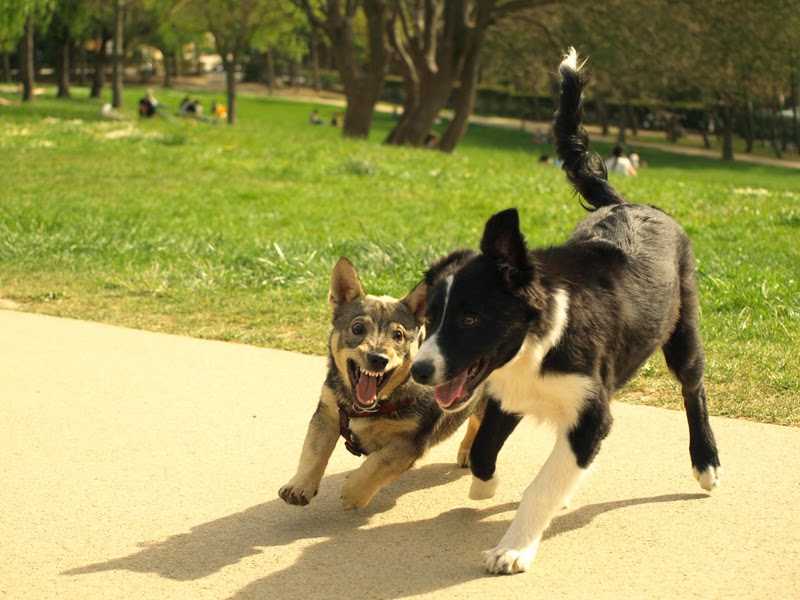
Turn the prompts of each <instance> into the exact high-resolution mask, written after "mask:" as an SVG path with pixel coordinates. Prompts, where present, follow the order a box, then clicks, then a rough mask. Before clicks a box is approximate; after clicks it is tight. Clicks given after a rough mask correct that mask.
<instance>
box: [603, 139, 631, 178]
mask: <svg viewBox="0 0 800 600" xmlns="http://www.w3.org/2000/svg"><path fill="white" fill-rule="evenodd" d="M603 162H604V164H605V165H606V169H608V172H609V173H616V174H618V175H625V176H626V177H636V168H635V167H634V166H633V163H631V161H630V159H629V158H628V157H627V156H625V150H624V149H623V148H622V146H621V145H619V144H617V145H616V146H614V148H613V149H612V150H611V156H609V157H608V158H607V159H605V160H604V161H603Z"/></svg>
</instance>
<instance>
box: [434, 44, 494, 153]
mask: <svg viewBox="0 0 800 600" xmlns="http://www.w3.org/2000/svg"><path fill="white" fill-rule="evenodd" d="M484 31H485V29H484ZM475 35H476V37H475V38H474V39H473V40H472V44H471V47H470V49H469V50H468V51H467V54H466V56H465V57H464V65H463V66H462V67H461V75H460V77H459V87H458V93H457V94H456V100H455V107H454V111H453V120H452V121H451V122H450V125H449V127H448V128H447V129H446V130H445V132H444V134H443V135H442V141H441V142H440V143H439V149H440V150H442V151H444V152H452V151H453V150H455V149H456V146H458V144H459V142H461V139H462V138H463V137H464V134H465V133H466V132H467V127H469V117H470V115H472V109H473V108H474V107H475V93H476V92H477V90H478V72H479V68H480V51H481V47H482V46H483V32H476V33H475Z"/></svg>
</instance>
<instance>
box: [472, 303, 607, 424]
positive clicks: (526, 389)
mask: <svg viewBox="0 0 800 600" xmlns="http://www.w3.org/2000/svg"><path fill="white" fill-rule="evenodd" d="M553 300H554V301H555V303H556V312H555V318H554V320H553V327H552V328H551V330H550V333H548V335H547V336H546V337H545V338H543V339H538V338H533V337H529V338H528V339H526V340H525V342H524V343H523V344H522V347H521V348H520V350H519V352H517V355H516V356H515V357H514V358H512V359H511V360H510V361H509V362H508V363H506V364H505V365H503V367H501V368H500V369H497V370H496V371H495V372H494V373H492V374H491V375H490V376H489V378H488V386H489V391H491V392H492V393H493V394H494V395H496V396H497V397H498V398H499V399H500V402H501V405H502V407H503V410H506V411H508V412H514V413H519V414H523V415H532V416H534V417H536V418H537V419H539V420H542V421H549V422H551V423H553V424H554V425H556V426H557V427H558V428H559V429H561V428H569V427H571V426H572V425H574V424H575V423H576V422H577V420H578V416H579V415H580V411H581V409H582V408H583V404H584V402H585V400H586V397H587V396H588V394H589V393H590V392H591V389H592V385H593V383H592V380H591V379H590V378H588V377H586V376H584V375H573V374H564V375H560V374H546V375H543V374H542V372H541V366H542V359H543V358H544V357H545V355H546V354H547V352H548V351H549V350H550V349H551V348H552V347H553V346H555V345H556V344H557V343H558V341H559V340H560V339H561V335H562V333H563V332H564V329H565V328H566V325H567V320H568V318H569V317H568V309H569V296H568V294H567V293H566V292H565V291H563V290H559V291H558V292H556V294H554V297H553Z"/></svg>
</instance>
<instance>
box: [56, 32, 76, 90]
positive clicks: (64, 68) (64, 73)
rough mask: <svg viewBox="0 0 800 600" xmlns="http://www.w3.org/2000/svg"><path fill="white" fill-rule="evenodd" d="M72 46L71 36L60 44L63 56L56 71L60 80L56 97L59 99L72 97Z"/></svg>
mask: <svg viewBox="0 0 800 600" xmlns="http://www.w3.org/2000/svg"><path fill="white" fill-rule="evenodd" d="M71 45H72V41H71V40H70V39H69V35H67V36H66V37H65V38H64V39H63V40H61V43H60V44H59V50H60V53H61V56H60V60H59V62H58V68H57V69H56V74H57V78H58V93H57V94H56V96H58V97H59V98H70V97H71V94H70V91H69V49H70V46H71Z"/></svg>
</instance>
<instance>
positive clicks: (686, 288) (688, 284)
mask: <svg viewBox="0 0 800 600" xmlns="http://www.w3.org/2000/svg"><path fill="white" fill-rule="evenodd" d="M680 277H681V304H680V314H679V315H678V322H677V324H676V325H675V330H674V331H673V332H672V335H671V336H670V338H669V339H668V340H667V342H666V343H665V344H664V346H663V351H664V358H665V359H666V361H667V367H669V370H670V371H672V373H673V374H674V375H675V377H676V378H677V380H678V381H679V382H680V384H681V393H682V394H683V405H684V406H685V407H686V418H687V419H688V420H689V455H690V456H691V458H692V471H693V472H694V476H695V479H697V481H699V482H700V485H701V486H702V487H703V489H705V490H708V491H711V490H712V489H714V488H715V487H716V486H718V485H719V476H720V473H721V471H722V469H721V468H720V464H719V454H718V452H717V444H716V442H715V441H714V432H713V431H711V424H710V423H709V420H708V406H707V404H706V388H705V385H704V384H703V375H704V373H705V367H706V361H705V356H704V354H703V344H702V342H701V341H700V332H699V331H698V328H697V316H698V312H699V308H698V300H697V281H696V277H695V271H694V260H693V259H692V254H691V250H690V249H689V248H688V246H686V247H685V248H684V251H683V255H682V257H681V270H680Z"/></svg>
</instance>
